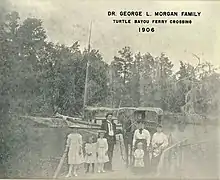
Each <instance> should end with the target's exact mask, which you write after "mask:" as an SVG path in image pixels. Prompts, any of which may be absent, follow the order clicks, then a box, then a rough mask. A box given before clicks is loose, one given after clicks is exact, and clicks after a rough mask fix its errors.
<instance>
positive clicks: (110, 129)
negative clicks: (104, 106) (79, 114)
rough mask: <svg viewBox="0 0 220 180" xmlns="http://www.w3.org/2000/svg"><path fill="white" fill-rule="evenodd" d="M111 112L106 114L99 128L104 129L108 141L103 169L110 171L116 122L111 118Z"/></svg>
mask: <svg viewBox="0 0 220 180" xmlns="http://www.w3.org/2000/svg"><path fill="white" fill-rule="evenodd" d="M112 115H113V114H112V113H108V114H107V115H106V120H105V121H103V122H102V125H101V129H102V130H105V131H106V133H105V138H106V139H107V141H108V157H109V162H107V163H105V166H104V167H105V170H107V171H112V158H113V151H114V145H115V144H116V136H115V135H116V124H115V123H114V122H113V120H112Z"/></svg>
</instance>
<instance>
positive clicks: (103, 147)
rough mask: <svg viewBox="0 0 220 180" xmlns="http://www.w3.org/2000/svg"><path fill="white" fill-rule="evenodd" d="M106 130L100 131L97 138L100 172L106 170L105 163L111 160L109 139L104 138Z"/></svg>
mask: <svg viewBox="0 0 220 180" xmlns="http://www.w3.org/2000/svg"><path fill="white" fill-rule="evenodd" d="M104 136H105V131H103V130H100V131H99V138H98V140H97V155H98V158H97V161H98V173H100V172H105V171H104V163H106V162H108V161H109V157H108V142H107V139H106V138H104Z"/></svg>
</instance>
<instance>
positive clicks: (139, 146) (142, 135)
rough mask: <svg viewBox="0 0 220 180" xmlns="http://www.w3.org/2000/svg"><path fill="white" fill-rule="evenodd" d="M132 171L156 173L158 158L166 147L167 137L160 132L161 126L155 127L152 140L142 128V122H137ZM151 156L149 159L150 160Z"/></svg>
mask: <svg viewBox="0 0 220 180" xmlns="http://www.w3.org/2000/svg"><path fill="white" fill-rule="evenodd" d="M132 145H133V150H134V153H133V155H134V170H135V171H138V172H150V171H151V172H153V173H156V171H157V166H158V163H159V160H160V156H161V154H162V152H163V150H164V149H165V148H166V147H167V146H168V137H167V135H166V134H165V133H163V131H162V125H160V124H159V125H158V126H157V132H156V133H154V134H153V136H152V138H151V135H150V133H149V131H148V130H147V129H145V127H144V122H143V121H142V120H139V121H138V128H137V129H136V130H135V132H134V136H133V144H132ZM150 155H151V158H150Z"/></svg>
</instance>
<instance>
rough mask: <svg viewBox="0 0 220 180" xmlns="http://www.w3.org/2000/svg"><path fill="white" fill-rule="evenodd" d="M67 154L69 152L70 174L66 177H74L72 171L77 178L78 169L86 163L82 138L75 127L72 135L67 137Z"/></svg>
mask: <svg viewBox="0 0 220 180" xmlns="http://www.w3.org/2000/svg"><path fill="white" fill-rule="evenodd" d="M65 151H66V152H68V164H69V172H68V174H67V175H66V177H71V176H72V169H73V171H74V176H77V172H76V171H77V169H78V166H79V165H80V164H82V163H83V162H84V158H83V151H82V136H81V135H80V134H79V133H78V130H77V128H76V127H73V131H72V133H70V134H69V135H68V136H67V144H66V150H65Z"/></svg>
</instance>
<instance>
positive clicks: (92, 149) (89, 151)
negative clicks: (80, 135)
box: [85, 136, 96, 173]
mask: <svg viewBox="0 0 220 180" xmlns="http://www.w3.org/2000/svg"><path fill="white" fill-rule="evenodd" d="M85 153H86V154H85V163H86V173H88V172H89V167H90V165H92V172H93V173H94V168H95V163H96V143H94V137H92V136H90V137H89V142H88V143H86V144H85Z"/></svg>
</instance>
